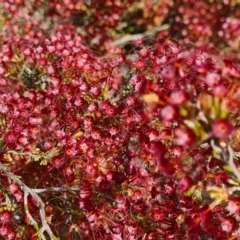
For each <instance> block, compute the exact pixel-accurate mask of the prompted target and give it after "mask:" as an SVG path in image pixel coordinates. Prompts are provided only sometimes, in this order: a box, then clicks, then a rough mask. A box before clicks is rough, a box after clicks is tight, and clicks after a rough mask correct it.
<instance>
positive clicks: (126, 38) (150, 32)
mask: <svg viewBox="0 0 240 240" xmlns="http://www.w3.org/2000/svg"><path fill="white" fill-rule="evenodd" d="M169 28H170V25H169V24H164V25H161V26H159V27H155V28H153V29H151V30H147V31H146V32H144V33H138V34H132V35H126V36H124V37H122V38H119V39H117V40H115V41H114V42H113V45H114V46H119V45H126V44H127V43H129V42H132V41H135V40H137V39H142V38H145V37H148V36H153V35H154V34H155V33H157V32H162V31H165V30H167V29H169Z"/></svg>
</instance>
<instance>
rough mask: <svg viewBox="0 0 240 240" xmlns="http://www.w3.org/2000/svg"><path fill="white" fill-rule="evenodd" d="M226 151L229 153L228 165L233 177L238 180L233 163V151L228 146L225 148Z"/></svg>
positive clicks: (237, 172)
mask: <svg viewBox="0 0 240 240" xmlns="http://www.w3.org/2000/svg"><path fill="white" fill-rule="evenodd" d="M227 150H228V153H229V160H228V165H229V167H230V168H231V170H232V172H233V174H234V175H235V177H236V178H237V179H238V180H240V172H239V171H238V169H237V167H236V165H235V163H234V160H233V150H232V148H231V146H230V145H228V146H227Z"/></svg>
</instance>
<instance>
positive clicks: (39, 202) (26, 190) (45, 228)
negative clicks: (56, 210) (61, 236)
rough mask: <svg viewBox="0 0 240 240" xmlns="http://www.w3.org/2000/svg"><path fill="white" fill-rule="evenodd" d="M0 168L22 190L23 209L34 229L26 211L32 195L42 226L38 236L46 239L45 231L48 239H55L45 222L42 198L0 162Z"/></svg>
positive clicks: (31, 218)
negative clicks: (29, 197) (29, 196)
mask: <svg viewBox="0 0 240 240" xmlns="http://www.w3.org/2000/svg"><path fill="white" fill-rule="evenodd" d="M0 170H2V171H3V172H4V173H5V174H6V175H7V177H8V178H9V179H11V180H12V181H13V182H14V183H16V184H17V185H19V186H20V188H21V189H22V190H23V193H24V210H25V212H26V215H27V217H28V219H29V220H30V224H31V225H33V226H34V228H35V229H36V230H38V229H39V227H38V224H37V222H36V221H35V220H34V219H33V217H32V216H31V214H30V212H29V211H28V206H27V204H28V195H31V196H32V197H33V199H34V200H35V201H36V203H37V205H38V207H39V213H40V219H41V223H42V228H41V229H40V233H39V234H40V236H41V239H43V240H44V239H46V238H45V236H44V232H45V231H46V232H47V234H48V236H49V237H50V239H57V238H56V237H55V236H54V234H53V232H52V230H51V228H50V226H49V224H48V223H47V220H46V213H45V209H44V208H45V204H44V202H43V201H42V199H41V198H40V197H39V196H38V194H37V193H36V192H35V191H34V190H32V189H31V188H29V187H28V186H27V185H25V184H24V183H23V182H22V181H21V180H20V179H19V178H17V177H16V176H15V175H14V174H13V173H11V172H9V171H8V169H7V168H6V167H5V166H4V165H3V164H2V163H1V162H0Z"/></svg>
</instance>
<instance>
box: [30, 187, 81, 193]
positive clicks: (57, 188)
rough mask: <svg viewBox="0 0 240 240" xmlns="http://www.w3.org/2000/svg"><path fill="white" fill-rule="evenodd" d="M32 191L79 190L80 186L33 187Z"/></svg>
mask: <svg viewBox="0 0 240 240" xmlns="http://www.w3.org/2000/svg"><path fill="white" fill-rule="evenodd" d="M32 191H34V192H35V193H44V192H63V191H70V192H79V191H80V188H70V187H53V188H33V189H32Z"/></svg>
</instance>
